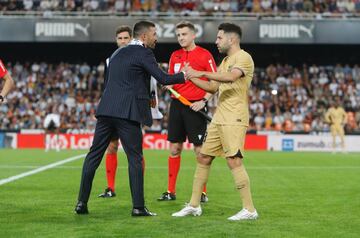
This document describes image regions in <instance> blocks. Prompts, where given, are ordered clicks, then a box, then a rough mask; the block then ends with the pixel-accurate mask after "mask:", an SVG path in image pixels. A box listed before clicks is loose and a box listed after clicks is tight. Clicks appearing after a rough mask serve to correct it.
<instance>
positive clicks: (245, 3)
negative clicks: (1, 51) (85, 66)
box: [0, 0, 360, 15]
mask: <svg viewBox="0 0 360 238" xmlns="http://www.w3.org/2000/svg"><path fill="white" fill-rule="evenodd" d="M0 11H76V12H91V11H93V12H95V11H99V12H152V13H156V12H167V13H171V12H182V13H188V14H191V15H196V14H198V13H208V14H212V13H216V12H227V13H229V14H231V13H270V14H271V13H274V14H278V13H360V0H338V1H335V0H305V1H300V0H212V1H200V0H0Z"/></svg>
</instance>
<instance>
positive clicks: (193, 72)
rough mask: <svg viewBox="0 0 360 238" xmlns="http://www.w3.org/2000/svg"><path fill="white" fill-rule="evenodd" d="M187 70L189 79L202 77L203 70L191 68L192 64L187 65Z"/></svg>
mask: <svg viewBox="0 0 360 238" xmlns="http://www.w3.org/2000/svg"><path fill="white" fill-rule="evenodd" d="M185 72H186V78H188V79H192V78H200V77H201V72H200V71H196V70H194V69H193V68H191V66H189V67H187V68H186V71H185Z"/></svg>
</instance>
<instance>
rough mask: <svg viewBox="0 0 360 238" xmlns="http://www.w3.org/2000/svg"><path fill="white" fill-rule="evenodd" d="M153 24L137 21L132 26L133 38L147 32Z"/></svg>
mask: <svg viewBox="0 0 360 238" xmlns="http://www.w3.org/2000/svg"><path fill="white" fill-rule="evenodd" d="M151 27H155V24H154V23H153V22H151V21H139V22H137V23H136V24H135V26H134V37H135V38H136V37H139V36H140V35H141V34H143V33H145V32H147V31H148V30H149V29H150V28H151Z"/></svg>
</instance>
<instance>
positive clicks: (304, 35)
mask: <svg viewBox="0 0 360 238" xmlns="http://www.w3.org/2000/svg"><path fill="white" fill-rule="evenodd" d="M138 20H140V19H131V18H126V17H125V18H120V17H119V18H104V17H91V18H75V17H72V18H49V19H46V18H34V17H32V18H25V17H19V18H15V17H11V18H7V17H0V42H93V43H96V42H109V43H113V42H114V39H115V30H116V28H117V26H119V25H124V24H125V25H130V26H133V25H134V23H135V22H136V21H138ZM150 20H152V21H154V22H155V23H156V25H157V29H158V31H157V32H158V41H159V42H160V43H176V42H177V41H176V37H175V26H176V24H177V23H178V22H179V21H180V20H181V19H161V18H160V19H150ZM188 20H190V21H191V22H192V23H194V24H195V27H196V30H197V42H200V43H214V42H215V40H216V34H217V28H218V26H219V24H221V23H222V22H224V21H227V20H224V21H220V20H211V19H188ZM229 22H233V23H236V24H239V25H240V26H241V27H242V29H243V38H242V42H243V43H251V44H360V40H359V39H360V20H344V19H336V20H289V19H283V20H274V19H271V20H256V19H255V20H253V19H246V18H245V19H236V20H229Z"/></svg>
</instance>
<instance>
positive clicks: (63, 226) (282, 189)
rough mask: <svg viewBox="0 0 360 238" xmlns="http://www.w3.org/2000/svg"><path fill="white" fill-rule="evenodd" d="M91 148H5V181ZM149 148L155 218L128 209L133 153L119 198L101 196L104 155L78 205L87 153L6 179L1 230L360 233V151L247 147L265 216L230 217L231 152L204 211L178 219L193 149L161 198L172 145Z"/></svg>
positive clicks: (122, 164) (216, 170)
mask: <svg viewBox="0 0 360 238" xmlns="http://www.w3.org/2000/svg"><path fill="white" fill-rule="evenodd" d="M86 152H87V151H62V152H60V153H56V152H48V153H45V152H44V151H42V150H7V149H2V150H0V180H1V179H5V178H8V177H11V176H14V175H18V174H20V173H23V172H26V171H30V170H33V169H35V168H37V167H40V166H43V165H47V164H51V163H54V162H56V161H60V160H64V159H66V158H69V157H72V156H74V155H79V154H83V153H86ZM144 153H145V157H146V172H145V197H146V203H147V204H146V205H147V207H148V208H149V209H150V210H151V211H154V212H156V213H158V216H157V217H142V218H132V217H131V216H130V212H131V202H130V201H131V199H130V191H129V185H128V184H129V183H128V177H127V161H126V158H125V156H124V154H123V152H119V162H118V165H119V169H118V173H117V177H116V192H117V197H116V198H113V199H103V198H97V195H98V194H99V193H101V192H102V191H103V190H104V188H105V185H106V180H105V169H104V162H102V163H101V165H100V167H99V169H98V170H97V173H96V175H95V179H94V184H93V189H92V193H91V197H90V201H89V204H88V205H89V211H90V214H89V215H87V216H78V215H75V214H74V212H73V209H74V206H75V203H76V199H77V194H78V189H79V183H80V174H81V166H82V161H83V159H79V160H77V161H73V162H70V163H67V164H64V165H61V166H58V167H56V168H53V169H49V170H46V171H43V172H40V173H37V174H34V175H31V176H28V177H25V178H21V179H19V180H16V181H13V182H10V183H7V184H4V185H1V186H0V237H196V238H199V237H291V238H292V237H360V154H352V153H349V154H335V155H334V154H330V153H291V152H289V153H285V152H252V151H249V152H247V153H246V159H245V161H244V162H245V165H246V168H247V171H248V173H249V176H250V180H251V186H252V194H253V200H254V203H255V206H256V208H257V210H258V212H259V215H260V218H259V219H258V220H256V221H246V222H230V221H228V220H226V218H227V217H229V216H231V215H233V214H235V213H236V212H238V211H239V210H240V209H241V202H240V196H239V194H238V192H237V191H236V190H235V188H234V184H233V179H232V176H231V173H230V171H229V169H228V168H227V165H226V162H225V160H224V159H222V158H217V159H216V160H215V161H214V163H213V166H212V168H211V172H210V178H209V182H208V195H209V199H210V200H209V202H208V203H207V204H205V205H204V206H203V215H202V216H201V217H185V218H173V217H171V213H173V212H175V211H178V210H179V209H181V208H182V206H183V205H184V203H185V202H187V201H188V200H189V199H190V195H191V188H192V178H193V174H194V169H195V164H196V163H195V158H194V155H193V152H192V151H186V152H184V153H183V157H182V164H181V168H180V173H179V176H178V186H177V200H176V201H172V202H158V201H156V199H157V198H158V197H159V196H160V195H161V193H162V192H164V191H165V190H166V187H167V156H168V152H167V151H145V152H144Z"/></svg>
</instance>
